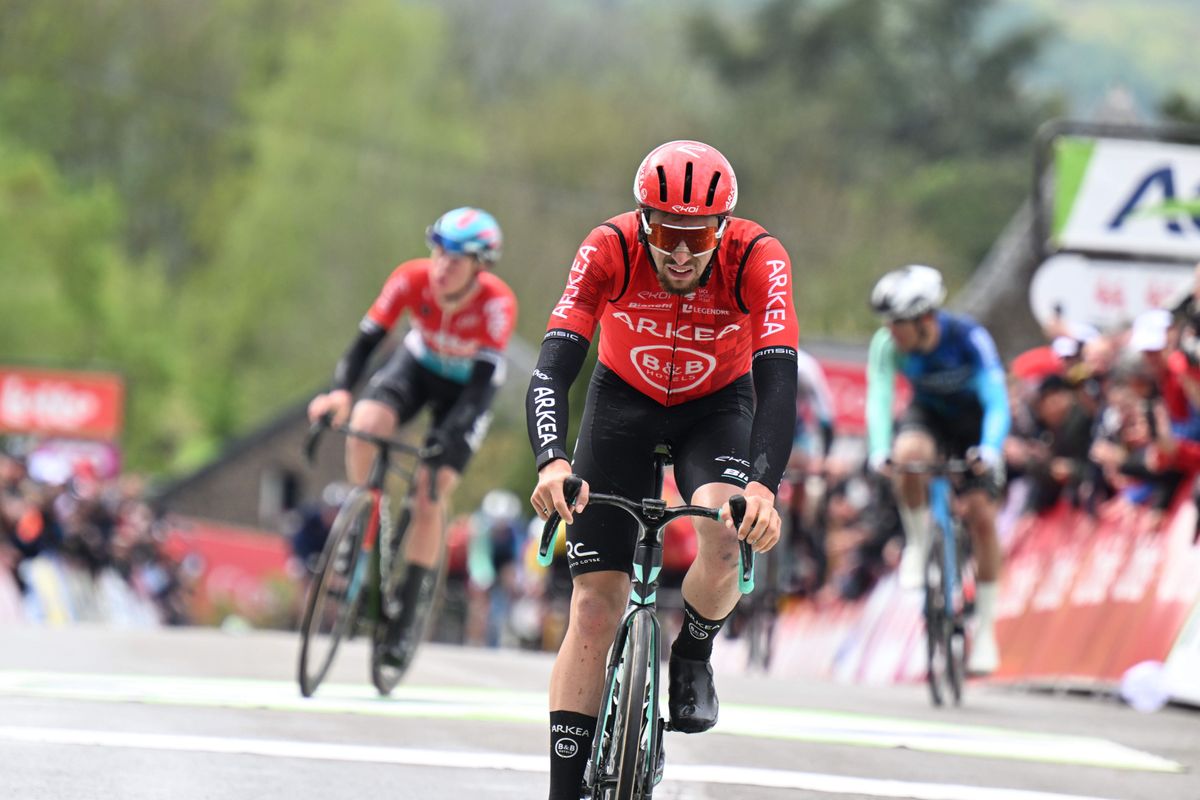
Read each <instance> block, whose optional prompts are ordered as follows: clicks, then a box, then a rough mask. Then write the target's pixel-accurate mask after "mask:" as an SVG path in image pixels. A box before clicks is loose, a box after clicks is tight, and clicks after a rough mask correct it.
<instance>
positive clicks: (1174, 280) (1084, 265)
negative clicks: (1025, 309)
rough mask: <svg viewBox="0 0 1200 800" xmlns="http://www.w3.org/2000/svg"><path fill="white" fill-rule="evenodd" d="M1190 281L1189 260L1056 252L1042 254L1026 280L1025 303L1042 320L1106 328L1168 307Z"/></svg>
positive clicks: (1183, 292)
mask: <svg viewBox="0 0 1200 800" xmlns="http://www.w3.org/2000/svg"><path fill="white" fill-rule="evenodd" d="M1192 283H1193V268H1192V266H1191V265H1190V264H1178V263H1176V264H1162V263H1152V262H1146V261H1112V260H1103V259H1091V258H1085V257H1083V256H1081V255H1078V254H1076V253H1060V254H1058V255H1055V256H1051V257H1050V258H1048V259H1046V260H1045V261H1044V262H1043V263H1042V265H1041V266H1040V267H1038V270H1037V272H1035V273H1034V275H1033V280H1032V281H1031V282H1030V284H1029V307H1030V309H1031V310H1032V311H1033V316H1034V317H1035V318H1037V321H1038V322H1040V323H1042V324H1043V325H1046V324H1047V323H1049V322H1050V321H1051V320H1053V319H1054V318H1055V317H1056V316H1057V315H1058V313H1060V312H1061V314H1062V316H1063V318H1064V319H1069V320H1072V321H1075V322H1086V323H1088V324H1089V325H1094V326H1096V327H1097V328H1101V329H1108V328H1114V327H1119V326H1123V325H1127V324H1129V322H1130V320H1132V319H1133V318H1134V317H1136V316H1137V315H1138V314H1140V313H1141V312H1143V311H1148V310H1150V309H1152V308H1171V307H1172V306H1174V305H1175V304H1176V303H1178V302H1179V300H1180V299H1181V298H1182V297H1183V296H1184V295H1185V294H1187V293H1188V292H1189V291H1190V290H1191V288H1192Z"/></svg>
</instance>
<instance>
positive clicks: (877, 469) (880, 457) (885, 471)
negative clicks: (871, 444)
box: [867, 452, 892, 476]
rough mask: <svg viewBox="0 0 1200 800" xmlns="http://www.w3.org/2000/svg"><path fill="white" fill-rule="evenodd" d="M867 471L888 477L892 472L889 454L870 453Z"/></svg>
mask: <svg viewBox="0 0 1200 800" xmlns="http://www.w3.org/2000/svg"><path fill="white" fill-rule="evenodd" d="M867 469H868V471H870V472H873V473H875V474H876V475H884V476H887V475H890V474H891V471H892V456H891V454H890V453H887V452H884V453H872V454H871V455H870V456H869V457H868V458H867Z"/></svg>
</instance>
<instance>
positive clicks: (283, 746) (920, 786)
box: [0, 726, 1106, 800]
mask: <svg viewBox="0 0 1200 800" xmlns="http://www.w3.org/2000/svg"><path fill="white" fill-rule="evenodd" d="M0 740H3V741H7V742H12V743H17V744H33V745H50V746H55V747H59V746H62V745H78V746H83V747H110V748H126V749H137V750H159V751H171V752H187V753H220V754H224V755H243V756H260V757H268V758H305V759H313V760H320V761H340V762H356V763H372V764H395V765H402V766H413V767H439V768H445V769H453V770H463V769H477V770H508V771H512V772H534V773H544V772H547V771H549V764H548V761H547V759H546V758H545V757H543V756H526V755H517V754H512V753H496V752H473V751H457V752H455V751H446V750H422V749H415V748H403V747H377V746H371V745H346V744H335V743H332V742H330V743H317V742H299V741H288V740H283V739H243V738H232V737H212V736H178V735H170V734H160V733H155V734H146V733H120V732H115V731H98V730H69V729H64V728H20V727H13V726H0ZM664 780H668V781H676V782H683V783H702V784H707V785H714V784H720V785H728V786H759V787H767V788H778V789H804V790H807V791H811V792H822V793H825V794H851V795H858V796H867V797H885V798H889V797H890V798H910V800H1106V798H1100V797H1093V796H1088V795H1076V794H1058V793H1056V792H1039V791H1030V790H1023V789H1002V788H991V787H985V786H966V785H963V784H951V783H923V782H910V781H899V780H885V779H879V778H855V777H850V776H845V775H826V774H822V773H816V772H789V771H785V770H772V769H755V768H747V767H727V766H712V765H703V766H701V765H673V764H667V767H666V772H665V773H664Z"/></svg>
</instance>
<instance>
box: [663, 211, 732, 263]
mask: <svg viewBox="0 0 1200 800" xmlns="http://www.w3.org/2000/svg"><path fill="white" fill-rule="evenodd" d="M726 219H727V218H722V219H721V221H720V222H719V223H717V224H716V225H672V224H669V223H666V222H651V221H650V220H649V219H647V218H646V215H645V214H643V215H642V232H643V233H645V234H646V243H647V244H649V245H650V246H651V247H653V248H654V249H655V250H657V251H658V252H660V253H663V254H664V255H670V254H671V253H674V252H675V251H676V250H678V249H679V245H681V244H682V245H684V246H686V247H687V249H688V252H689V253H691V254H692V255H693V256H706V255H708V254H709V253H711V252H712V251H713V250H716V249H717V245H718V244H719V243H720V241H721V234H722V233H724V232H725V222H726Z"/></svg>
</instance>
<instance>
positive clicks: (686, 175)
mask: <svg viewBox="0 0 1200 800" xmlns="http://www.w3.org/2000/svg"><path fill="white" fill-rule="evenodd" d="M683 202H685V203H690V202H692V162H690V161H689V162H688V163H687V169H685V170H684V171H683Z"/></svg>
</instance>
